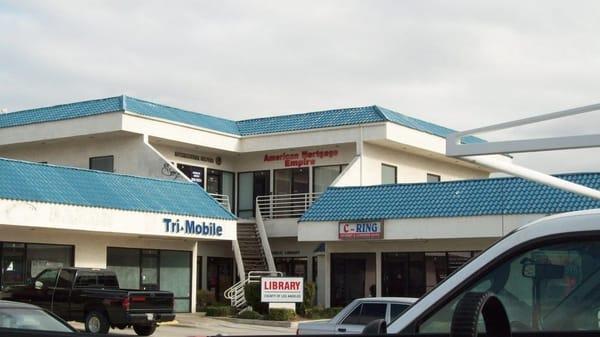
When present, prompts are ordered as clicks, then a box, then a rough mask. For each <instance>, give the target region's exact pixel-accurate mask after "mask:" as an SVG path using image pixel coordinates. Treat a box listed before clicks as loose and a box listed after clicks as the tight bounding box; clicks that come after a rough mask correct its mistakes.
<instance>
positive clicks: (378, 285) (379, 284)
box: [375, 251, 383, 297]
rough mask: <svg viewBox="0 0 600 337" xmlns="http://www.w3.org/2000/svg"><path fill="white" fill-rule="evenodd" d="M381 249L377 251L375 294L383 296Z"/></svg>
mask: <svg viewBox="0 0 600 337" xmlns="http://www.w3.org/2000/svg"><path fill="white" fill-rule="evenodd" d="M381 276H382V269H381V251H379V252H376V253H375V296H377V297H381V288H382V286H383V282H382V280H381V279H382V277H381Z"/></svg>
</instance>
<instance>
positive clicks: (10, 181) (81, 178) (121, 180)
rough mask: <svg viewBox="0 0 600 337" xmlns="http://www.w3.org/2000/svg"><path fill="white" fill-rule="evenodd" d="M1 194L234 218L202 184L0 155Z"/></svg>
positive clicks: (71, 203)
mask: <svg viewBox="0 0 600 337" xmlns="http://www.w3.org/2000/svg"><path fill="white" fill-rule="evenodd" d="M0 172H2V174H0V199H12V200H25V201H37V202H47V203H55V204H66V205H76V206H87V207H100V208H113V209H120V210H128V211H140V212H155V213H169V214H180V215H188V216H197V217H207V218H215V219H226V220H233V219H235V217H234V216H233V214H231V213H230V212H229V211H227V210H225V209H224V208H223V207H221V206H220V205H219V203H218V202H217V201H215V200H214V199H213V198H212V197H211V196H209V195H208V194H207V193H206V192H205V191H204V190H203V189H202V188H201V187H200V186H198V185H197V184H194V183H189V182H177V181H171V180H161V179H152V178H143V177H136V176H130V175H123V174H115V173H108V172H102V171H93V170H84V169H79V168H73V167H64V166H54V165H47V164H38V163H31V162H25V161H19V160H11V159H3V158H0Z"/></svg>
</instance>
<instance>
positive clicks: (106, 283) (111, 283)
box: [98, 274, 119, 288]
mask: <svg viewBox="0 0 600 337" xmlns="http://www.w3.org/2000/svg"><path fill="white" fill-rule="evenodd" d="M98 286H100V287H105V288H119V282H118V281H117V276H116V275H112V274H99V275H98Z"/></svg>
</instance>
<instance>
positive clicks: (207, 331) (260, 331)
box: [69, 314, 296, 337]
mask: <svg viewBox="0 0 600 337" xmlns="http://www.w3.org/2000/svg"><path fill="white" fill-rule="evenodd" d="M179 316H180V315H178V317H179ZM178 321H180V323H179V324H173V323H168V324H164V325H161V326H159V327H158V328H157V329H156V332H155V333H154V334H153V335H152V336H154V337H191V336H215V335H217V334H221V335H224V336H256V335H295V334H296V329H295V328H280V327H269V326H261V325H250V324H239V323H232V322H226V321H222V320H219V319H215V318H209V317H204V316H199V315H194V314H183V315H182V316H181V317H180V319H179V320H178ZM69 323H70V324H71V325H72V326H73V327H75V328H76V329H81V330H83V324H82V323H77V322H69ZM109 334H110V335H113V336H132V335H133V336H135V332H134V331H133V329H124V330H119V329H111V330H110V332H109Z"/></svg>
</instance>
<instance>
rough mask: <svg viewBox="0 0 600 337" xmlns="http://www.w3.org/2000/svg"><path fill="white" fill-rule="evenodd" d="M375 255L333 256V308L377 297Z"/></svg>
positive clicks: (343, 254) (352, 254)
mask: <svg viewBox="0 0 600 337" xmlns="http://www.w3.org/2000/svg"><path fill="white" fill-rule="evenodd" d="M375 282H376V281H375V253H364V254H360V253H341V254H331V306H333V307H343V306H345V305H347V304H348V303H350V302H351V301H352V300H354V299H357V298H360V297H366V296H369V295H371V293H372V295H373V296H374V295H375Z"/></svg>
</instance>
